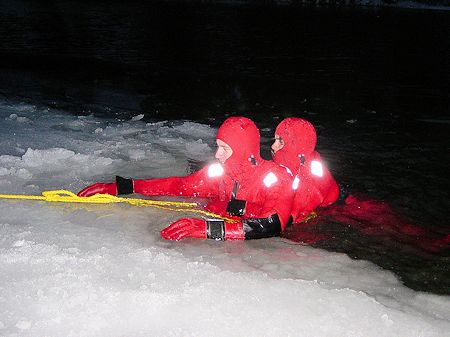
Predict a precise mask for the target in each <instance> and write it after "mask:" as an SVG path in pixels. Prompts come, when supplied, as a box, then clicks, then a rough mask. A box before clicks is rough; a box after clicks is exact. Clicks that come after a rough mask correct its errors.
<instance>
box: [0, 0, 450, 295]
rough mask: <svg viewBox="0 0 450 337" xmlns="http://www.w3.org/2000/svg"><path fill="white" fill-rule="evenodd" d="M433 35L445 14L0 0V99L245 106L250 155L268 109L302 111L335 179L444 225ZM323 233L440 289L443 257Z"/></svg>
mask: <svg viewBox="0 0 450 337" xmlns="http://www.w3.org/2000/svg"><path fill="white" fill-rule="evenodd" d="M396 3H398V2H395V1H394V2H389V3H387V2H386V3H385V5H387V4H389V5H393V4H394V5H395V4H396ZM416 4H418V5H423V4H431V5H436V4H438V5H447V4H446V3H445V2H416ZM449 28H450V12H449V11H448V9H445V8H441V9H439V10H438V9H418V8H409V9H408V8H395V7H392V6H372V7H364V6H357V5H355V3H352V4H348V5H345V4H342V3H338V2H335V3H332V4H329V3H319V4H318V5H317V4H316V3H312V2H309V3H303V4H299V3H295V5H276V4H275V5H274V4H264V5H263V4H262V2H252V3H250V4H223V3H222V4H217V3H216V4H215V3H199V2H189V3H185V2H150V1H149V2H144V1H128V2H126V3H125V2H122V1H68V0H66V1H2V2H1V9H0V97H1V98H2V99H3V100H8V101H27V102H32V103H33V104H39V105H46V106H50V107H58V108H60V109H63V110H65V111H68V112H70V113H74V114H91V113H93V114H95V115H98V116H104V117H105V118H106V117H107V118H110V117H111V116H113V117H117V118H128V117H129V116H132V115H136V113H144V114H145V118H144V119H145V120H148V121H150V120H168V119H169V120H180V119H189V120H195V121H200V122H204V123H209V124H212V125H218V124H219V123H220V122H221V120H223V118H224V117H225V116H229V115H233V114H241V115H246V116H249V117H251V118H252V119H254V120H255V121H256V122H257V124H258V125H259V126H260V128H261V129H262V132H263V136H264V139H263V141H264V144H265V148H264V151H265V152H266V154H267V152H268V146H267V145H269V144H270V137H271V136H272V135H273V129H274V127H275V126H276V124H277V123H278V122H279V121H280V120H281V119H282V118H283V117H285V116H299V117H304V118H307V119H309V120H310V121H311V122H313V123H314V125H315V126H316V127H317V130H318V135H319V143H318V149H319V151H320V152H321V154H322V155H323V157H324V158H325V160H326V161H327V162H328V164H329V167H330V169H331V171H332V172H333V174H334V175H335V177H336V178H337V180H338V181H340V182H341V183H342V184H346V185H351V187H352V188H353V190H355V191H358V192H361V193H365V194H367V195H370V196H371V197H373V198H376V199H380V200H386V201H387V202H389V203H390V204H392V205H393V207H395V208H396V209H398V210H399V212H400V213H401V214H402V215H404V216H406V217H407V218H409V219H411V221H412V222H414V223H416V224H418V225H420V226H422V227H426V228H427V229H429V230H430V231H432V232H433V233H436V235H440V234H445V233H447V234H448V233H449V221H448V210H449V209H450V204H449V194H448V190H449V188H450V184H449V178H448V172H449V163H450V158H449V153H450V151H449V150H450V137H449V131H450V116H449V71H450V70H449V64H448V63H449V42H450V40H449V36H450V35H449ZM332 230H333V231H334V237H335V240H332V241H330V242H327V243H322V244H319V245H318V246H319V247H321V248H325V249H329V250H332V251H341V252H345V253H347V254H348V255H349V256H351V257H353V258H362V259H368V260H371V261H373V262H375V263H377V264H379V265H380V266H382V267H384V268H387V269H391V270H393V271H394V272H395V273H397V275H399V276H400V277H401V278H402V280H403V281H404V282H405V284H406V285H407V286H409V287H412V288H413V289H419V290H426V291H432V292H435V293H446V294H450V283H449V280H448V274H447V273H448V265H449V264H448V263H449V255H448V250H447V251H445V252H443V253H442V254H436V255H430V254H428V253H424V252H417V251H414V250H412V251H411V248H410V247H409V248H408V249H406V250H405V251H404V250H402V249H401V248H399V247H398V244H397V243H396V242H392V240H391V239H390V238H385V239H384V240H381V241H380V240H374V239H371V238H367V237H363V236H362V235H361V234H359V233H356V232H353V231H351V229H349V228H346V227H345V226H341V227H339V226H338V227H336V226H334V227H333V228H332Z"/></svg>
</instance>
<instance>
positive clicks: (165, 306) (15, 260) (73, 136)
mask: <svg viewBox="0 0 450 337" xmlns="http://www.w3.org/2000/svg"><path fill="white" fill-rule="evenodd" d="M0 121H1V123H0V125H1V127H0V128H1V130H0V131H1V132H0V193H14V194H40V192H42V191H44V190H51V189H60V188H64V189H69V190H72V191H74V192H76V191H78V190H79V189H81V188H82V187H84V186H86V185H87V184H90V183H93V182H96V181H109V180H111V179H112V177H113V176H114V175H115V174H122V175H125V176H132V177H136V178H143V177H151V176H154V177H156V176H167V175H184V174H185V173H186V172H187V171H188V168H189V160H196V161H207V160H208V159H210V158H211V157H212V153H213V142H214V134H215V129H214V128H212V127H210V126H208V125H204V124H199V123H194V122H189V121H175V122H170V123H169V122H157V123H146V122H144V121H143V120H142V119H141V118H140V117H139V116H138V115H136V117H135V118H134V119H133V118H130V119H127V120H125V121H118V120H114V119H111V120H107V119H98V118H96V117H93V116H85V117H76V116H73V115H70V114H66V113H65V112H64V111H55V110H50V109H45V108H40V107H36V106H32V105H27V104H23V103H17V102H16V103H11V102H1V105H0ZM353 170H354V172H357V171H358V167H357V168H356V169H353ZM180 216H182V214H179V213H176V214H174V213H170V212H166V211H161V210H156V209H152V208H138V207H135V206H131V205H122V204H121V205H76V204H50V203H42V202H36V201H6V200H0V270H1V276H0V290H1V291H0V334H1V335H2V336H148V335H152V336H230V335H234V336H406V335H407V336H448V332H449V331H450V322H449V318H448V313H449V312H450V304H449V303H450V301H449V297H448V296H438V295H433V294H430V293H423V292H418V291H413V290H411V289H409V288H407V287H405V286H404V285H402V283H401V282H400V281H399V280H398V279H397V277H396V276H395V275H394V274H393V273H391V272H388V271H385V270H383V269H381V268H380V267H378V266H376V265H375V264H373V263H371V262H368V261H364V260H352V259H350V258H349V257H348V256H347V255H345V254H341V253H333V252H327V251H324V250H321V249H318V248H312V247H306V246H301V245H292V244H288V243H286V242H283V241H282V240H281V239H279V238H274V239H268V240H257V241H248V242H214V241H210V240H185V241H182V242H169V241H164V240H163V239H161V238H160V236H159V231H160V230H161V229H162V228H164V227H165V226H167V225H168V224H169V223H171V222H172V221H173V220H175V219H177V218H179V217H180Z"/></svg>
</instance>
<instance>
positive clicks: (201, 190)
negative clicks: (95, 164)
mask: <svg viewBox="0 0 450 337" xmlns="http://www.w3.org/2000/svg"><path fill="white" fill-rule="evenodd" d="M133 190H134V193H139V194H144V195H171V196H184V197H200V198H212V197H216V196H217V195H218V179H214V178H211V177H209V176H208V166H206V167H204V168H203V169H201V170H199V171H197V172H194V173H192V174H191V175H188V176H186V177H168V178H155V179H144V180H133Z"/></svg>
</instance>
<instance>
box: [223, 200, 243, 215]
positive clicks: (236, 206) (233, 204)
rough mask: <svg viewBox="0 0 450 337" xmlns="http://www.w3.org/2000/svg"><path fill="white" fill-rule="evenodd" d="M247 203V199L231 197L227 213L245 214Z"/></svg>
mask: <svg viewBox="0 0 450 337" xmlns="http://www.w3.org/2000/svg"><path fill="white" fill-rule="evenodd" d="M246 205H247V201H245V200H239V199H231V200H230V201H229V202H228V205H227V213H228V214H229V215H234V216H243V215H244V214H245V206H246Z"/></svg>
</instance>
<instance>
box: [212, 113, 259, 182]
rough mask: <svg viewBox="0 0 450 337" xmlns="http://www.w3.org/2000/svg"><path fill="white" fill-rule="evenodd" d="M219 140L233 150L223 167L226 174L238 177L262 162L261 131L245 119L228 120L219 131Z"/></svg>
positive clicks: (234, 118) (231, 118)
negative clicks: (260, 150)
mask: <svg viewBox="0 0 450 337" xmlns="http://www.w3.org/2000/svg"><path fill="white" fill-rule="evenodd" d="M216 138H217V139H220V140H221V141H223V142H225V143H227V144H228V145H229V146H230V147H231V149H232V150H233V153H232V155H231V156H230V158H228V159H227V160H226V161H225V163H224V164H223V166H224V167H225V170H226V172H227V173H228V174H229V175H230V176H232V177H237V176H239V175H241V174H242V173H245V172H247V171H248V170H249V168H250V167H252V166H255V165H257V164H258V163H259V162H260V161H261V157H260V153H259V140H260V136H259V129H258V128H257V126H256V125H255V123H253V121H252V120H250V119H248V118H245V117H230V118H228V119H226V120H225V121H224V122H223V124H222V125H221V126H220V128H219V130H218V131H217V137H216Z"/></svg>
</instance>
